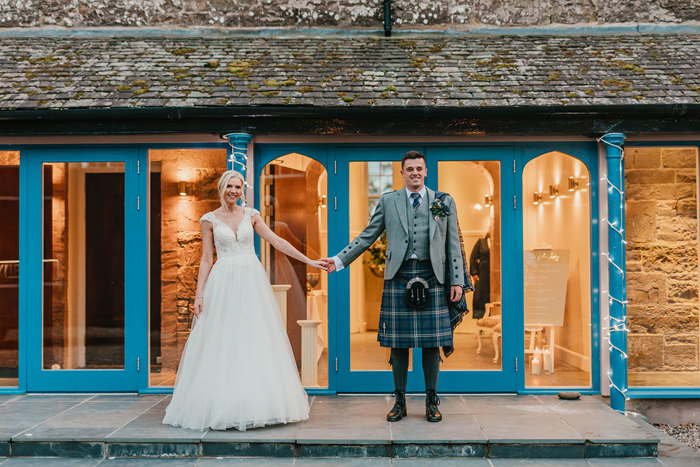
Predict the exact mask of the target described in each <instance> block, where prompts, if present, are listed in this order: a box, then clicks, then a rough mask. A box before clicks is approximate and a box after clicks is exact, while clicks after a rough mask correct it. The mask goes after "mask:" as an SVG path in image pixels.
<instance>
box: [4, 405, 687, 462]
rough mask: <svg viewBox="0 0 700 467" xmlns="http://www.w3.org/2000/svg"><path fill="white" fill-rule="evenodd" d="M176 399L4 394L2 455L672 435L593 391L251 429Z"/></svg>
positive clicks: (246, 457)
mask: <svg viewBox="0 0 700 467" xmlns="http://www.w3.org/2000/svg"><path fill="white" fill-rule="evenodd" d="M169 400H170V396H169V395H145V396H135V395H106V394H104V395H24V396H0V456H9V459H7V460H5V461H4V463H3V465H10V466H11V465H22V462H25V460H23V459H22V458H23V457H32V458H31V459H29V460H26V462H29V461H34V462H40V461H41V459H38V458H37V457H34V456H38V457H61V458H67V457H71V458H86V457H87V458H92V460H90V461H87V460H86V461H85V462H86V463H85V464H84V465H96V463H97V461H98V460H99V459H103V458H106V459H105V460H104V462H103V463H105V464H106V465H109V464H111V463H114V464H115V465H117V464H124V465H131V462H132V460H133V459H132V460H129V459H128V458H133V457H139V458H148V457H164V456H167V457H190V459H181V460H180V461H179V462H174V463H173V464H172V465H192V464H193V463H194V462H196V461H197V462H200V461H198V458H205V459H204V460H202V461H201V462H204V463H208V462H212V463H214V462H215V461H217V458H218V457H221V458H222V459H220V461H221V462H224V461H225V462H227V463H228V462H239V461H240V462H243V461H245V462H246V463H248V462H257V461H260V462H262V460H261V459H260V458H266V457H275V458H279V457H285V458H286V459H281V460H280V459H276V460H274V463H282V464H285V463H286V464H285V465H290V464H291V463H294V462H295V463H301V464H303V463H306V462H307V461H308V463H314V462H316V461H314V458H315V459H317V460H319V461H320V459H321V458H328V457H332V458H338V457H340V458H344V461H346V462H348V463H349V464H348V465H360V464H357V462H360V460H361V459H360V458H375V459H374V461H376V463H377V464H378V465H392V463H394V464H396V465H411V464H410V462H409V461H410V459H411V458H422V459H421V461H420V465H430V464H431V463H433V461H439V458H453V460H456V459H454V458H455V457H460V458H462V459H459V461H460V462H464V461H465V459H463V458H464V457H476V458H482V459H481V460H480V461H477V460H474V459H472V460H474V462H473V465H501V461H499V460H497V459H498V458H520V459H526V458H551V457H557V458H560V459H558V460H559V462H560V464H552V465H568V464H561V462H568V461H563V460H562V459H565V458H579V460H580V461H581V462H584V464H581V463H580V462H578V463H575V464H572V465H588V464H585V462H590V463H592V464H593V465H597V464H596V462H597V460H596V459H599V458H606V457H626V456H633V457H638V459H636V460H635V462H637V463H639V462H642V463H643V462H652V461H654V462H656V461H657V459H654V458H653V456H655V455H656V453H657V443H658V441H659V439H661V437H662V436H663V435H664V433H662V432H660V431H659V430H656V429H655V428H654V427H652V426H651V425H648V424H646V425H645V424H640V423H639V422H637V421H636V420H633V419H630V418H628V417H624V416H622V415H620V414H618V413H617V412H614V411H613V410H611V409H610V408H609V407H608V406H606V405H605V404H604V403H603V402H601V401H600V400H599V399H597V398H594V397H586V398H583V399H582V400H579V401H562V400H559V399H557V398H556V397H555V396H512V395H504V396H492V395H489V396H444V397H443V398H442V404H441V405H440V408H441V410H442V412H443V414H444V417H445V419H444V420H443V422H442V423H438V424H429V423H428V422H426V421H425V420H424V419H423V414H424V403H423V398H422V397H420V396H410V397H409V401H408V412H409V416H408V417H407V418H406V419H405V420H402V421H400V422H397V423H388V422H386V420H385V418H384V417H385V413H386V411H387V410H388V409H389V408H390V406H391V404H392V402H393V401H392V399H390V398H389V397H384V396H314V397H312V398H311V416H310V418H309V419H308V420H307V421H305V422H303V423H297V424H289V425H279V426H273V427H266V428H261V429H255V430H248V431H246V432H239V431H236V430H227V431H214V430H209V431H204V432H199V431H191V430H184V429H179V428H174V427H170V426H166V425H163V424H162V423H161V421H162V418H163V415H164V411H165V407H166V406H167V404H168V403H169ZM666 438H668V437H666ZM236 457H240V458H241V459H236ZM640 457H648V458H649V459H639V458H640ZM223 458H228V459H227V460H225V459H223ZM392 458H394V459H393V460H392ZM427 458H431V459H427ZM486 458H488V459H486ZM584 458H589V461H586V460H585V459H584ZM698 458H700V457H698ZM0 460H2V459H1V458H0ZM49 460H51V459H49ZM53 460H54V461H56V462H59V460H56V459H53ZM138 460H139V461H145V460H146V459H138ZM161 460H163V459H161ZM447 460H449V459H444V461H445V462H447ZM628 460H630V459H628ZM336 461H338V462H340V461H339V460H338V459H336V460H334V461H333V463H335V462H336ZM61 462H67V460H65V459H64V460H62V461H61ZM90 462H93V463H92V464H90ZM270 462H272V461H270ZM329 462H330V461H329ZM479 462H481V463H479ZM484 462H485V463H484ZM541 462H544V460H542V461H541ZM321 463H323V462H321ZM25 465H33V464H31V463H30V464H25ZM75 465H83V464H82V463H76V464H75ZM134 465H136V464H134ZM222 465H223V464H222ZM262 465H264V464H262ZM436 465H439V464H436ZM445 465H449V464H445ZM460 465H462V464H460ZM503 465H506V464H503ZM542 465H544V464H542ZM619 465H623V464H619ZM630 465H631V464H630ZM656 465H659V464H658V462H657V464H656ZM695 465H700V464H695Z"/></svg>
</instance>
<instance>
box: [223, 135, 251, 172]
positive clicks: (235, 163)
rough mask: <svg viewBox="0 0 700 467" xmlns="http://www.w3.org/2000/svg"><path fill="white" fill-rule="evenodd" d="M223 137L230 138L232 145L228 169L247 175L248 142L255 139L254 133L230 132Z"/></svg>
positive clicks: (229, 142)
mask: <svg viewBox="0 0 700 467" xmlns="http://www.w3.org/2000/svg"><path fill="white" fill-rule="evenodd" d="M223 138H225V139H227V140H228V144H229V145H230V146H231V149H230V151H229V156H228V165H227V169H228V170H231V169H233V170H237V171H238V172H240V173H242V174H243V176H244V177H246V176H247V175H246V168H247V166H248V143H250V140H251V139H253V135H251V134H248V133H229V134H227V135H224V136H223Z"/></svg>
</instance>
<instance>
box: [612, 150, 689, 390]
mask: <svg viewBox="0 0 700 467" xmlns="http://www.w3.org/2000/svg"><path fill="white" fill-rule="evenodd" d="M697 170H698V148H697V147H685V148H683V147H675V148H674V147H668V148H663V147H661V148H630V149H626V150H625V183H626V190H625V195H626V198H627V204H626V209H627V211H626V226H625V229H626V233H627V242H628V243H627V300H628V302H629V303H628V305H627V316H628V320H629V321H628V322H629V328H630V333H629V334H628V336H627V348H628V354H629V359H628V361H627V365H628V384H629V385H630V386H671V387H700V343H699V336H700V324H699V323H700V310H699V308H698V216H697V209H698V204H697V199H698V193H697Z"/></svg>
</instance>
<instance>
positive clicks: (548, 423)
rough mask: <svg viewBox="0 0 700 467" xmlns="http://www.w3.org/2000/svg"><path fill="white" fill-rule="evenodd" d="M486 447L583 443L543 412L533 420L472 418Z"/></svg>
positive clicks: (557, 419) (515, 416) (505, 416)
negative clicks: (485, 441) (490, 444)
mask: <svg viewBox="0 0 700 467" xmlns="http://www.w3.org/2000/svg"><path fill="white" fill-rule="evenodd" d="M474 418H475V419H476V422H477V423H478V424H479V426H480V427H481V429H482V430H483V431H484V434H485V435H486V437H487V438H488V440H489V442H490V443H526V444H527V443H534V442H537V443H539V444H542V443H545V444H546V443H561V442H567V443H574V444H578V443H580V444H583V443H584V442H585V439H584V438H583V437H582V436H581V435H580V434H579V433H577V432H576V431H575V430H574V429H573V428H571V426H569V425H568V424H567V423H566V422H565V421H564V420H562V419H561V418H560V417H557V416H556V415H555V414H552V413H548V412H547V411H544V412H541V413H540V412H538V413H537V414H536V416H533V415H522V414H520V413H518V414H512V415H508V414H503V413H496V414H474Z"/></svg>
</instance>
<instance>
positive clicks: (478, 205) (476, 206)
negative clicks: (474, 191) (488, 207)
mask: <svg viewBox="0 0 700 467" xmlns="http://www.w3.org/2000/svg"><path fill="white" fill-rule="evenodd" d="M482 208H483V206H482V205H481V204H479V203H476V204H475V205H474V209H476V210H477V211H481V209H482Z"/></svg>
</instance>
